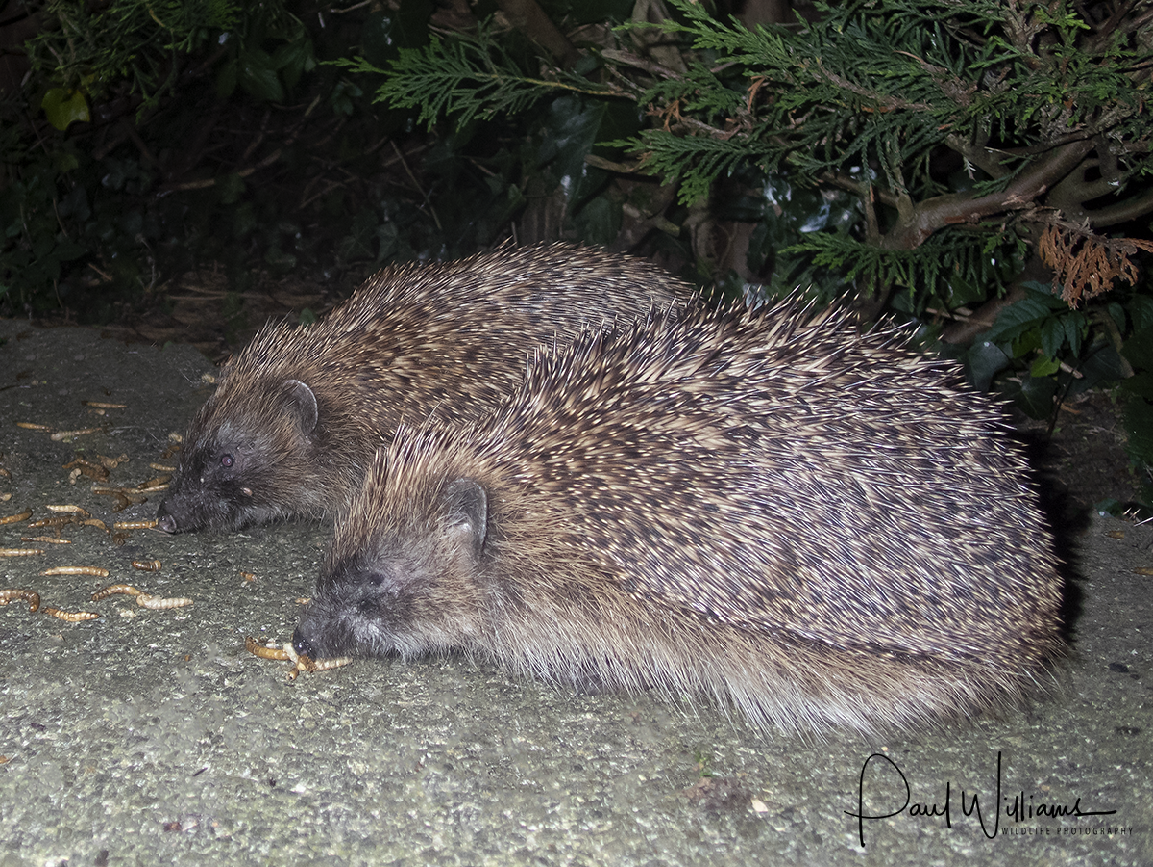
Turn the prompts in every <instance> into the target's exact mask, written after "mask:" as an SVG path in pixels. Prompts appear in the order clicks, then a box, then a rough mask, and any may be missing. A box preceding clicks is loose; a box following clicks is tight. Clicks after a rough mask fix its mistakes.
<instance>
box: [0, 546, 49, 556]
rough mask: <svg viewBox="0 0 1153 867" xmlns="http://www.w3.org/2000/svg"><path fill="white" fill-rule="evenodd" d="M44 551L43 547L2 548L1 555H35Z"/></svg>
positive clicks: (0, 549)
mask: <svg viewBox="0 0 1153 867" xmlns="http://www.w3.org/2000/svg"><path fill="white" fill-rule="evenodd" d="M43 553H44V549H43V548H0V557H34V556H35V555H37V554H43Z"/></svg>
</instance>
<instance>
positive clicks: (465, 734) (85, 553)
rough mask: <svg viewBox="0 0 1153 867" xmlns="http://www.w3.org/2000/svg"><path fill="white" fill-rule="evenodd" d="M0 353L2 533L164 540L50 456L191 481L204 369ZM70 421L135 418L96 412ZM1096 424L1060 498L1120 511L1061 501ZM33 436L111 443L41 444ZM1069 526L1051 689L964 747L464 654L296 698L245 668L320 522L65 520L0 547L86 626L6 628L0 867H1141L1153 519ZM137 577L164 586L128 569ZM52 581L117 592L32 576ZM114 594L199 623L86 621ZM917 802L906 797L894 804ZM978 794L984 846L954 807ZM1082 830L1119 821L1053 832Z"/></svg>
mask: <svg viewBox="0 0 1153 867" xmlns="http://www.w3.org/2000/svg"><path fill="white" fill-rule="evenodd" d="M0 340H2V341H4V342H3V343H0V452H2V453H3V455H2V457H0V467H2V468H3V469H4V470H6V471H7V473H0V495H6V494H10V495H11V497H10V498H8V499H7V500H6V501H4V502H0V516H3V515H11V514H16V513H19V512H21V511H23V510H24V509H32V510H33V517H32V520H36V519H43V518H46V517H49V516H50V514H51V513H50V512H49V511H48V510H47V508H46V507H47V506H48V505H60V504H75V505H79V506H82V507H84V508H85V509H87V510H88V511H89V512H91V514H92V515H93V517H95V518H98V519H100V520H102V521H105V522H106V523H108V524H109V525H111V523H112V522H113V521H117V520H136V519H147V518H152V517H153V516H154V515H155V507H156V499H155V495H153V498H152V499H151V500H149V501H148V502H145V503H141V504H139V505H134V506H130V507H129V508H127V509H125V510H124V511H122V512H118V513H117V512H113V511H112V506H113V499H112V497H110V496H108V495H104V494H100V493H96V492H94V491H93V490H92V480H91V479H89V478H87V477H84V476H81V477H79V479H77V480H75V484H72V483H71V481H70V478H69V470H65V469H62V465H63V464H65V463H67V462H69V461H71V460H72V459H73V458H75V457H76V456H77V455H81V456H86V457H88V458H92V459H95V458H94V456H96V455H106V456H114V457H117V456H119V455H121V454H126V455H127V456H128V460H127V461H126V462H124V463H120V464H118V465H117V466H116V468H115V469H113V470H112V471H111V474H110V480H109V482H108V483H107V484H110V485H121V486H130V485H137V484H140V483H142V482H144V481H145V480H147V479H149V478H152V477H154V476H156V475H158V474H159V473H160V472H161V471H160V470H156V469H153V468H150V467H149V464H150V463H159V464H162V465H163V464H165V463H168V464H171V463H174V461H175V459H174V458H172V457H167V458H166V457H163V454H164V452H165V449H166V448H167V446H168V445H169V439H168V435H169V434H170V433H173V432H180V431H182V430H183V429H184V426H185V424H186V422H187V420H188V418H189V416H190V415H191V413H192V412H193V411H194V410H195V408H196V407H197V406H198V405H199V403H200V402H201V401H202V400H203V399H204V398H205V397H206V395H207V394H208V391H209V389H210V388H211V386H210V385H208V384H207V383H206V382H205V381H204V380H203V379H202V375H203V374H205V373H211V371H212V366H211V364H209V362H208V361H207V360H206V359H205V358H204V357H203V356H202V355H200V354H199V353H197V352H196V351H194V350H193V349H191V348H190V347H188V346H183V345H168V346H165V347H164V348H163V349H159V348H156V347H153V346H148V345H138V344H131V345H130V344H125V343H124V342H122V341H119V340H115V339H110V338H105V337H101V336H100V333H99V332H97V331H95V330H90V329H74V328H65V329H48V330H39V329H34V328H31V327H30V326H29V325H28V324H27V323H21V322H13V321H0ZM82 401H96V402H104V403H119V404H124V405H125V406H124V408H122V409H119V408H108V409H105V410H104V414H102V415H100V414H96V413H97V410H96V409H94V408H92V407H88V406H85V405H84V404H83V403H82ZM1107 409H1108V408H1107V407H1100V406H1093V405H1090V406H1082V407H1079V408H1076V412H1073V413H1070V414H1069V418H1068V422H1067V423H1066V420H1064V419H1063V421H1062V427H1063V428H1067V430H1066V431H1065V434H1066V437H1067V439H1068V442H1067V443H1066V444H1065V445H1062V446H1061V447H1060V448H1059V449H1057V450H1056V451H1055V457H1054V463H1055V464H1056V465H1057V467H1058V471H1059V472H1061V476H1062V479H1064V480H1065V481H1066V482H1067V483H1069V484H1070V486H1071V494H1072V499H1073V500H1074V501H1080V502H1083V503H1084V502H1095V501H1097V500H1100V499H1104V497H1106V496H1114V497H1118V498H1120V499H1124V498H1125V497H1127V496H1129V493H1128V492H1127V491H1126V490H1125V489H1124V488H1125V485H1131V484H1132V479H1131V478H1129V477H1128V476H1127V475H1126V471H1125V469H1124V462H1123V461H1121V462H1120V463H1119V462H1118V460H1117V459H1116V458H1115V457H1106V458H1105V459H1104V461H1103V465H1104V466H1105V467H1107V468H1108V471H1107V472H1106V473H1104V474H1102V473H1101V472H1100V471H1097V472H1096V473H1094V474H1092V478H1093V481H1092V482H1091V483H1088V484H1087V483H1085V481H1084V480H1081V479H1077V478H1076V477H1077V476H1078V475H1080V474H1083V473H1084V472H1085V471H1087V469H1091V468H1092V461H1091V460H1090V458H1089V456H1090V455H1096V454H1100V453H1101V449H1102V448H1104V449H1114V448H1115V447H1116V440H1117V437H1116V435H1115V434H1114V433H1113V432H1112V424H1113V423H1112V421H1111V416H1110V415H1109V414H1108V412H1107V411H1106V410H1107ZM1081 417H1086V418H1089V423H1088V424H1087V425H1082V424H1079V423H1078V419H1079V418H1081ZM17 422H33V423H37V424H41V425H45V426H47V427H48V428H50V429H51V431H56V432H59V431H68V430H77V429H86V428H93V427H94V428H98V431H97V432H95V433H91V434H80V435H76V436H73V437H66V438H63V439H58V440H54V439H52V438H51V436H50V432H49V431H44V430H32V429H26V428H22V427H17V425H16V423H17ZM1062 466H1064V467H1065V469H1066V470H1069V469H1072V470H1076V472H1068V473H1067V472H1065V471H1064V470H1062V469H1061V467H1062ZM1070 479H1074V480H1075V481H1074V482H1072V483H1071V482H1069V480H1070ZM1078 516H1079V517H1080V518H1082V520H1081V521H1080V522H1079V523H1078V524H1075V525H1074V528H1073V529H1069V530H1066V531H1063V535H1064V539H1065V541H1066V542H1067V544H1068V546H1069V548H1070V549H1071V553H1072V555H1073V557H1074V566H1075V568H1074V570H1073V575H1074V589H1075V591H1076V593H1075V597H1076V598H1077V599H1078V600H1079V613H1078V615H1077V618H1076V621H1075V624H1074V634H1073V637H1074V645H1073V648H1074V649H1073V654H1072V656H1071V659H1070V661H1069V663H1068V665H1067V666H1066V668H1065V670H1064V671H1063V672H1062V673H1061V675H1060V678H1059V679H1060V688H1059V689H1058V690H1056V691H1055V693H1054V695H1053V696H1052V697H1050V698H1048V699H1047V700H1044V701H1041V702H1038V703H1037V704H1036V705H1034V706H1033V707H1032V708H1030V709H1028V711H1027V712H1020V713H1018V712H1013V713H1008V714H1006V715H1005V716H1004V718H1001V719H994V718H983V719H979V720H976V721H974V722H973V723H972V724H970V725H956V726H946V727H941V728H936V729H933V728H929V729H924V730H918V731H913V732H907V733H902V734H894V735H884V736H878V737H875V738H864V737H861V736H857V735H850V734H845V733H834V734H833V735H831V736H829V737H828V738H827V739H826V740H814V739H804V738H798V737H795V736H783V735H776V736H767V735H764V734H758V733H756V732H753V731H750V730H749V729H748V728H746V727H745V726H744V725H743V724H742V723H741V722H740V721H730V720H728V719H726V717H725V715H724V714H723V713H722V712H721V711H719V710H717V709H715V708H712V707H708V706H703V707H698V708H693V707H692V706H691V705H689V704H687V703H686V704H681V705H677V704H670V703H668V702H665V701H661V700H659V699H658V698H657V697H656V696H650V695H641V696H619V695H598V696H586V695H580V696H576V695H572V694H569V693H567V692H562V691H558V690H555V689H552V688H549V687H547V686H542V685H540V684H537V683H533V682H527V681H523V680H519V679H516V678H513V677H509V676H507V675H505V674H503V673H501V672H499V671H495V670H492V669H488V668H484V667H477V666H475V665H473V664H471V663H469V662H467V661H464V660H459V659H437V660H428V661H423V662H419V663H409V664H403V663H392V664H389V663H358V664H356V665H353V666H349V667H347V668H344V669H340V670H338V671H333V672H327V673H323V674H318V675H312V676H302V677H301V678H299V679H298V680H296V681H295V682H292V683H290V682H288V681H287V680H286V679H285V677H284V670H285V668H286V667H287V665H286V663H278V662H269V661H262V660H259V659H256V658H254V657H253V656H251V655H249V654H248V653H246V652H245V650H244V647H243V639H244V637H245V636H246V635H254V636H257V637H260V638H267V639H274V640H277V641H283V640H286V639H287V638H288V636H289V635H290V633H291V630H292V627H293V625H294V623H295V619H296V616H297V611H298V608H299V605H298V603H297V602H296V601H295V600H296V599H297V598H298V597H301V596H305V595H307V594H308V592H309V587H310V583H311V581H312V578H313V576H314V574H315V572H316V568H317V564H318V562H319V559H320V556H321V553H322V551H323V546H324V545H325V543H326V539H327V532H326V529H325V528H324V527H323V526H321V525H313V524H299V525H286V526H280V527H274V528H268V529H263V530H254V531H251V532H249V533H245V534H240V535H236V536H230V537H225V536H204V535H192V536H178V537H167V536H163V535H161V534H159V533H156V532H153V531H147V530H128V531H123V538H117V537H116V536H115V535H112V534H109V533H106V532H103V531H102V530H100V529H99V528H97V527H92V526H79V525H68V526H66V527H63V528H62V532H61V536H62V538H65V539H69V540H71V543H70V544H54V543H51V542H43V543H38V542H25V541H22V537H24V536H31V535H34V534H45V533H47V534H49V535H51V531H50V530H45V529H43V528H42V529H30V528H29V523H30V521H23V522H19V523H11V524H5V525H0V547H40V548H43V549H44V551H45V553H44V554H41V555H36V556H29V557H18V558H9V557H4V558H0V573H2V575H3V577H2V579H0V581H2V587H3V588H30V589H35V590H37V591H38V592H39V593H40V596H41V600H42V602H41V604H42V605H43V606H55V607H58V608H61V609H65V610H69V611H78V610H91V611H94V612H96V613H98V614H99V615H100V617H99V618H98V619H95V620H90V621H87V622H79V623H69V622H64V621H61V620H58V619H54V618H52V617H49V616H46V615H44V614H43V613H37V614H30V613H29V612H28V610H27V606H26V604H25V603H23V602H19V601H16V602H13V603H12V604H10V605H8V606H7V607H5V608H0V867H16V865H45V864H51V865H58V864H61V863H68V864H70V865H81V864H83V865H89V864H94V865H101V864H105V865H120V864H133V865H135V864H140V865H146V864H147V865H151V864H158V863H172V864H208V863H214V864H244V865H247V864H294V865H309V864H318V865H319V864H325V865H345V864H349V865H352V864H401V865H407V864H426V863H427V864H461V865H474V864H494V865H495V864H514V865H515V864H574V865H599V864H625V865H633V864H637V865H640V864H645V865H665V864H667V865H696V864H702V865H703V864H717V863H742V864H783V865H828V864H846V865H873V864H878V865H879V864H885V865H906V864H907V865H961V864H965V865H970V864H974V863H975V864H996V863H1014V864H1021V865H1065V864H1068V865H1073V864H1076V865H1098V864H1100V865H1106V864H1108V865H1131V867H1138V865H1150V864H1153V738H1150V732H1153V692H1151V678H1153V664H1151V663H1153V647H1151V644H1150V633H1151V631H1153V593H1150V588H1151V582H1153V577H1151V576H1150V574H1149V573H1150V570H1151V569H1153V526H1143V527H1142V526H1134V525H1133V524H1131V523H1127V522H1123V521H1120V520H1116V519H1113V518H1107V517H1100V516H1096V515H1089V516H1087V515H1086V513H1085V512H1084V510H1081V511H1080V512H1079V513H1078ZM151 559H159V560H160V561H161V563H162V567H161V569H160V570H159V571H157V572H142V571H136V570H134V569H133V568H132V566H131V563H132V561H133V560H151ZM58 565H85V566H103V567H106V568H108V570H109V576H108V578H101V577H95V576H76V575H62V576H55V575H47V576H46V575H41V574H40V572H41V571H42V570H44V569H45V568H47V567H50V566H58ZM1141 570H1144V571H1141ZM241 572H249V573H254V574H255V576H256V577H255V580H246V579H245V578H244V577H242V576H241V574H240V573H241ZM112 582H127V583H132V584H134V585H136V586H137V587H140V588H142V589H145V590H147V591H151V592H154V593H159V594H163V595H171V596H188V597H191V598H192V599H194V600H195V602H194V605H193V606H191V607H188V608H177V609H172V610H168V611H149V610H144V609H141V608H139V607H138V606H136V605H135V604H133V602H132V600H131V598H130V597H127V596H114V597H111V598H109V599H106V600H103V601H100V602H95V603H94V602H92V601H91V600H90V598H89V596H90V594H91V593H92V591H93V590H95V589H97V588H98V587H100V586H103V585H104V584H107V583H112ZM878 755H879V756H883V757H884V758H879V757H874V758H871V759H870V757H872V756H878ZM998 759H999V760H1000V775H999V777H998V773H997V770H998ZM898 770H899V773H898ZM902 779H903V780H904V781H905V782H907V784H908V787H909V796H910V799H911V800H910V803H909V805H908V807H907V808H906V809H904V810H899V808H900V807H901V806H902V804H903V803H904V802H905V797H906V790H905V787H904V785H903V784H902ZM998 780H999V783H1000V789H999V790H998ZM862 781H863V789H864V792H865V810H864V811H863V812H865V813H868V814H870V815H878V814H884V813H894V814H895V815H892V816H890V817H887V818H883V819H869V820H865V821H862V822H860V823H858V821H857V820H856V819H854V818H852V817H851V816H849V815H847V814H846V812H847V811H848V812H860V811H859V810H858V807H857V805H858V795H859V792H860V791H861V788H862ZM998 791H999V796H998ZM974 795H977V796H978V797H979V804H980V813H981V819H982V821H983V825H982V824H981V823H980V822H978V819H977V816H976V813H972V812H970V813H969V814H968V815H967V814H966V808H971V806H972V800H973V797H974ZM1014 804H1019V805H1021V811H1018V812H1017V813H1010V812H1007V810H1011V808H1012V807H1013V806H1014ZM1043 806H1044V807H1045V808H1046V809H1045V811H1042V807H1043ZM1074 807H1079V809H1080V811H1082V812H1083V813H1088V812H1096V811H1114V812H1112V813H1111V814H1109V815H1082V816H1073V815H1058V816H1054V815H1049V814H1048V813H1049V812H1050V811H1051V809H1053V808H1055V809H1058V810H1066V809H1067V808H1068V809H1072V808H1074ZM1030 810H1032V815H1030V812H1029V811H1030ZM942 814H943V815H942ZM862 829H863V833H864V845H862V840H861V833H862Z"/></svg>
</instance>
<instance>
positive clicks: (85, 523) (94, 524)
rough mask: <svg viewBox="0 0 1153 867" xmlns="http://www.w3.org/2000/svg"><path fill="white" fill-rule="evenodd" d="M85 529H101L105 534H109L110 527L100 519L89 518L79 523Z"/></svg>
mask: <svg viewBox="0 0 1153 867" xmlns="http://www.w3.org/2000/svg"><path fill="white" fill-rule="evenodd" d="M76 523H78V524H80V525H81V526H83V527H99V528H100V529H101V530H103V531H104V532H105V533H107V532H108V525H107V524H105V523H104V522H103V521H101V520H100V519H99V518H89V519H88V520H87V521H77V522H76Z"/></svg>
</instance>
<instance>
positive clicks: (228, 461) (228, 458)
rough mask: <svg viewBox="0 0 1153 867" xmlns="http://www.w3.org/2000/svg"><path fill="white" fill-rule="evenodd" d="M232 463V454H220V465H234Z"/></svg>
mask: <svg viewBox="0 0 1153 867" xmlns="http://www.w3.org/2000/svg"><path fill="white" fill-rule="evenodd" d="M232 463H233V461H232V455H221V456H220V466H222V467H230V466H232Z"/></svg>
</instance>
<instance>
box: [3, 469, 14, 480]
mask: <svg viewBox="0 0 1153 867" xmlns="http://www.w3.org/2000/svg"><path fill="white" fill-rule="evenodd" d="M0 476H3V477H4V478H6V479H10V478H12V471H11V470H10V469H8V468H7V467H0Z"/></svg>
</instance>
